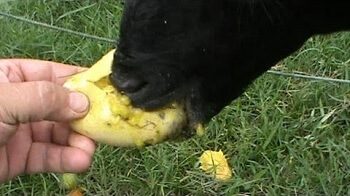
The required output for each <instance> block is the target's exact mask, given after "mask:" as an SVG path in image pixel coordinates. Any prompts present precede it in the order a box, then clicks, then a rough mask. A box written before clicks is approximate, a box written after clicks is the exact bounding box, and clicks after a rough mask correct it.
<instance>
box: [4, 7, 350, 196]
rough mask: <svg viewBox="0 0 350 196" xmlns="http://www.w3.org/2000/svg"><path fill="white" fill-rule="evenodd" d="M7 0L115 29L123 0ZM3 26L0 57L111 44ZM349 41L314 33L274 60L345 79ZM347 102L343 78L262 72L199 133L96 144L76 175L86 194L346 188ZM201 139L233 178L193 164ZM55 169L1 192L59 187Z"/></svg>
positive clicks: (70, 56)
mask: <svg viewBox="0 0 350 196" xmlns="http://www.w3.org/2000/svg"><path fill="white" fill-rule="evenodd" d="M0 2H1V1H0ZM4 2H5V1H4ZM5 5H6V6H4V4H2V5H1V4H0V10H5V11H9V12H10V13H13V14H17V15H21V16H25V17H27V18H30V19H34V20H37V21H41V22H46V23H49V24H54V25H57V26H61V27H65V28H69V29H73V30H76V31H80V32H85V33H90V34H94V35H98V36H102V37H109V38H117V37H118V22H119V20H120V15H121V13H122V3H121V1H120V0H117V1H112V0H105V1H97V0H94V1H93V0H90V1H69V0H64V1H59V0H51V1H47V0H45V1H44V0H38V1H33V0H32V1H31V0H21V1H19V0H18V1H8V2H7V3H6V4H5ZM0 29H1V35H0V58H6V57H26V58H40V59H49V60H54V61H59V62H65V63H72V64H77V65H89V64H91V63H92V62H94V61H95V60H97V59H98V58H99V57H101V55H102V54H104V53H106V51H108V50H109V49H110V48H112V47H113V45H111V44H106V43H101V42H97V41H93V40H90V39H83V38H81V37H77V36H72V35H69V34H66V33H60V32H56V31H51V30H47V29H43V28H40V27H37V26H32V25H27V24H24V23H21V22H18V21H13V20H9V19H7V18H3V17H0ZM349 50H350V34H349V33H338V34H334V35H330V36H324V37H314V38H312V39H310V40H309V41H308V42H307V43H306V45H305V46H304V47H303V48H302V49H301V50H300V51H299V52H298V53H296V54H295V55H293V56H291V57H290V58H288V59H286V60H285V61H283V62H282V66H280V67H279V69H281V70H285V71H292V70H294V71H301V72H305V73H309V74H317V75H320V76H328V77H334V78H343V79H350V51H349ZM349 108H350V88H349V85H344V84H342V85H340V84H336V83H326V82H316V81H308V80H300V79H291V78H285V77H277V76H274V75H270V74H265V75H264V76H262V77H261V78H259V79H258V80H257V81H256V82H254V84H253V85H252V86H251V87H250V88H249V89H248V91H247V92H246V93H245V94H244V95H242V96H241V97H240V98H239V99H237V100H236V101H234V102H233V103H232V104H231V105H229V106H227V107H226V108H225V109H224V110H223V111H222V112H221V113H220V114H219V115H218V116H217V117H216V118H215V119H214V120H212V121H211V122H210V123H209V125H208V127H207V134H206V135H205V136H204V137H202V138H198V137H196V138H193V139H190V140H188V141H184V142H177V143H174V142H168V143H164V144H161V145H157V146H153V147H148V148H145V149H141V150H132V149H119V148H113V147H109V146H105V145H100V146H99V147H98V150H97V152H96V155H95V157H94V162H93V166H92V167H91V169H90V170H89V171H88V172H86V173H84V174H81V175H80V179H81V183H82V185H83V186H84V187H85V188H86V190H87V195H235V194H251V195H265V194H268V195H349V194H350V191H349V190H350V158H349V157H350V112H349V111H350V109H349ZM207 149H211V150H218V149H222V150H223V151H224V152H225V153H226V154H227V157H228V158H229V163H230V165H231V166H232V168H233V170H234V177H233V178H232V180H231V181H230V182H228V183H218V182H215V181H214V180H213V179H211V178H210V177H208V176H206V175H205V174H203V173H202V172H201V171H200V169H199V168H198V157H199V156H200V154H201V153H202V152H203V151H204V150H207ZM57 176H58V175H57V174H42V175H33V176H21V177H18V178H16V179H14V180H13V181H11V182H8V183H6V184H3V185H0V195H25V194H27V195H63V194H66V191H65V190H63V189H61V188H60V187H59V183H58V179H57Z"/></svg>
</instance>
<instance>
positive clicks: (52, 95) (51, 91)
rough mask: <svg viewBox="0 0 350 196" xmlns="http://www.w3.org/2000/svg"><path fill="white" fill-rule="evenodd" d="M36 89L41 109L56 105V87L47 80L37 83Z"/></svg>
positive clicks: (57, 97) (57, 98)
mask: <svg viewBox="0 0 350 196" xmlns="http://www.w3.org/2000/svg"><path fill="white" fill-rule="evenodd" d="M37 91H38V95H39V101H40V105H41V107H42V109H43V110H47V109H48V108H53V107H55V106H56V105H57V103H58V101H60V100H59V96H58V89H57V87H56V86H55V85H54V84H53V83H51V82H47V81H40V82H38V83H37Z"/></svg>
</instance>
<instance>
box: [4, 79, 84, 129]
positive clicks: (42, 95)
mask: <svg viewBox="0 0 350 196" xmlns="http://www.w3.org/2000/svg"><path fill="white" fill-rule="evenodd" d="M0 92H3V93H1V95H0V121H1V122H2V123H5V124H8V125H16V124H18V123H27V122H33V121H41V120H49V121H70V120H73V119H76V118H80V117H83V116H84V115H85V114H86V113H87V110H88V106H89V102H88V99H87V97H86V96H85V95H83V94H81V93H77V92H70V91H69V90H68V89H66V88H64V87H62V86H60V85H57V84H54V83H52V82H47V81H37V82H24V83H3V84H0Z"/></svg>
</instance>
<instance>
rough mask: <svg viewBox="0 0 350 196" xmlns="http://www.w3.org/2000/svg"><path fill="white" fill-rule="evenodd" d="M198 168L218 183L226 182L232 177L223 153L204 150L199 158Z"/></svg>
mask: <svg viewBox="0 0 350 196" xmlns="http://www.w3.org/2000/svg"><path fill="white" fill-rule="evenodd" d="M199 162H200V164H201V166H200V168H201V169H202V170H204V171H205V172H207V173H210V174H212V175H213V177H214V178H215V179H217V180H219V181H227V180H229V179H231V177H232V171H231V168H230V167H229V165H228V163H227V160H226V158H225V155H224V153H223V152H222V151H221V150H220V151H218V152H217V151H211V150H206V151H204V153H203V154H202V155H201V156H200V158H199Z"/></svg>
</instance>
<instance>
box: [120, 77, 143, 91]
mask: <svg viewBox="0 0 350 196" xmlns="http://www.w3.org/2000/svg"><path fill="white" fill-rule="evenodd" d="M145 85H146V82H144V81H143V80H139V79H136V78H128V79H127V80H125V81H123V82H121V83H118V88H119V89H120V90H121V91H124V92H125V93H134V92H136V91H138V90H140V89H141V88H142V87H144V86H145Z"/></svg>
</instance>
